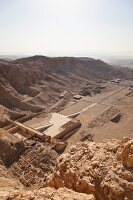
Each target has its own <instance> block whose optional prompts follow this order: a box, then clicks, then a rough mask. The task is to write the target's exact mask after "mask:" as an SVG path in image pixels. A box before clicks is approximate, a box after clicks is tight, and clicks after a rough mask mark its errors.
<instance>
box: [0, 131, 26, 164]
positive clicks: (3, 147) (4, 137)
mask: <svg viewBox="0 0 133 200" xmlns="http://www.w3.org/2000/svg"><path fill="white" fill-rule="evenodd" d="M24 149H25V147H24V144H23V142H22V141H21V140H20V139H18V138H17V137H15V136H13V135H12V134H10V133H8V132H6V131H4V130H2V129H0V163H1V164H3V165H5V166H7V167H9V166H10V165H11V164H12V163H13V162H14V161H16V160H17V159H18V158H19V157H20V155H21V154H22V153H23V152H24Z"/></svg>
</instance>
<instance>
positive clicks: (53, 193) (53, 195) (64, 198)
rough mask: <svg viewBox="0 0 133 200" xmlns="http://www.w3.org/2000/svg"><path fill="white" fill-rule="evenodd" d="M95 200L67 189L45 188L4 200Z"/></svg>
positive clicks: (91, 196) (20, 193)
mask: <svg viewBox="0 0 133 200" xmlns="http://www.w3.org/2000/svg"><path fill="white" fill-rule="evenodd" d="M74 199H75V200H95V198H94V196H93V195H87V194H80V193H77V192H74V191H72V190H69V189H66V188H60V189H59V190H55V189H53V188H44V189H40V190H33V191H22V192H17V191H16V192H12V193H11V194H9V195H7V197H5V198H3V200H74Z"/></svg>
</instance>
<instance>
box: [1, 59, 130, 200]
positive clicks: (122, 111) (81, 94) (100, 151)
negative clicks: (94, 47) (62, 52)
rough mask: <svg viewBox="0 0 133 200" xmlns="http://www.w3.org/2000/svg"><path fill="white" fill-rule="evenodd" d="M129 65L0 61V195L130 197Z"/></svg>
mask: <svg viewBox="0 0 133 200" xmlns="http://www.w3.org/2000/svg"><path fill="white" fill-rule="evenodd" d="M132 116H133V70H132V69H128V68H124V67H123V68H122V67H116V66H112V65H109V64H107V63H105V62H103V61H102V60H97V59H93V58H87V57H46V56H33V57H26V58H20V59H17V60H8V61H7V60H4V59H1V60H0V127H1V129H0V199H6V200H13V199H14V200H19V199H23V200H24V199H25V200H27V199H29V200H31V199H40V200H41V199H48V200H50V199H59V200H62V199H64V200H67V199H76V200H132V199H133V138H132V136H133V118H132Z"/></svg>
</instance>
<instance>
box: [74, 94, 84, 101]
mask: <svg viewBox="0 0 133 200" xmlns="http://www.w3.org/2000/svg"><path fill="white" fill-rule="evenodd" d="M73 98H74V99H76V100H80V99H81V98H82V96H81V95H78V94H77V95H75V96H74V97H73Z"/></svg>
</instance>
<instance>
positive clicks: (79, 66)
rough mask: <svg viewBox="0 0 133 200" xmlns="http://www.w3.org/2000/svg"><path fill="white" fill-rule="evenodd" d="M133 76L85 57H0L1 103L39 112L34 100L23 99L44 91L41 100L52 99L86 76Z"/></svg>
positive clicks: (125, 69) (70, 88)
mask: <svg viewBox="0 0 133 200" xmlns="http://www.w3.org/2000/svg"><path fill="white" fill-rule="evenodd" d="M112 78H124V79H133V71H132V70H130V69H127V68H120V67H114V66H111V65H109V64H107V63H105V62H103V61H102V60H95V59H93V58H85V57H77V58H76V57H46V56H38V55H36V56H33V57H27V58H20V59H17V60H13V61H7V60H2V59H1V60H0V104H1V105H3V106H5V107H7V108H9V109H16V108H18V109H20V110H26V111H27V110H30V111H32V112H38V111H40V110H41V109H42V108H41V107H40V106H39V105H37V104H31V103H28V102H24V99H25V98H29V97H34V96H36V95H38V94H39V93H41V92H43V96H44V99H43V102H44V106H45V103H46V104H47V102H48V101H51V102H54V101H56V100H57V99H58V96H59V93H60V92H62V91H63V90H66V89H67V90H73V88H77V89H78V88H79V86H80V84H81V83H84V82H87V81H89V80H94V81H95V80H109V79H112Z"/></svg>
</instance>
